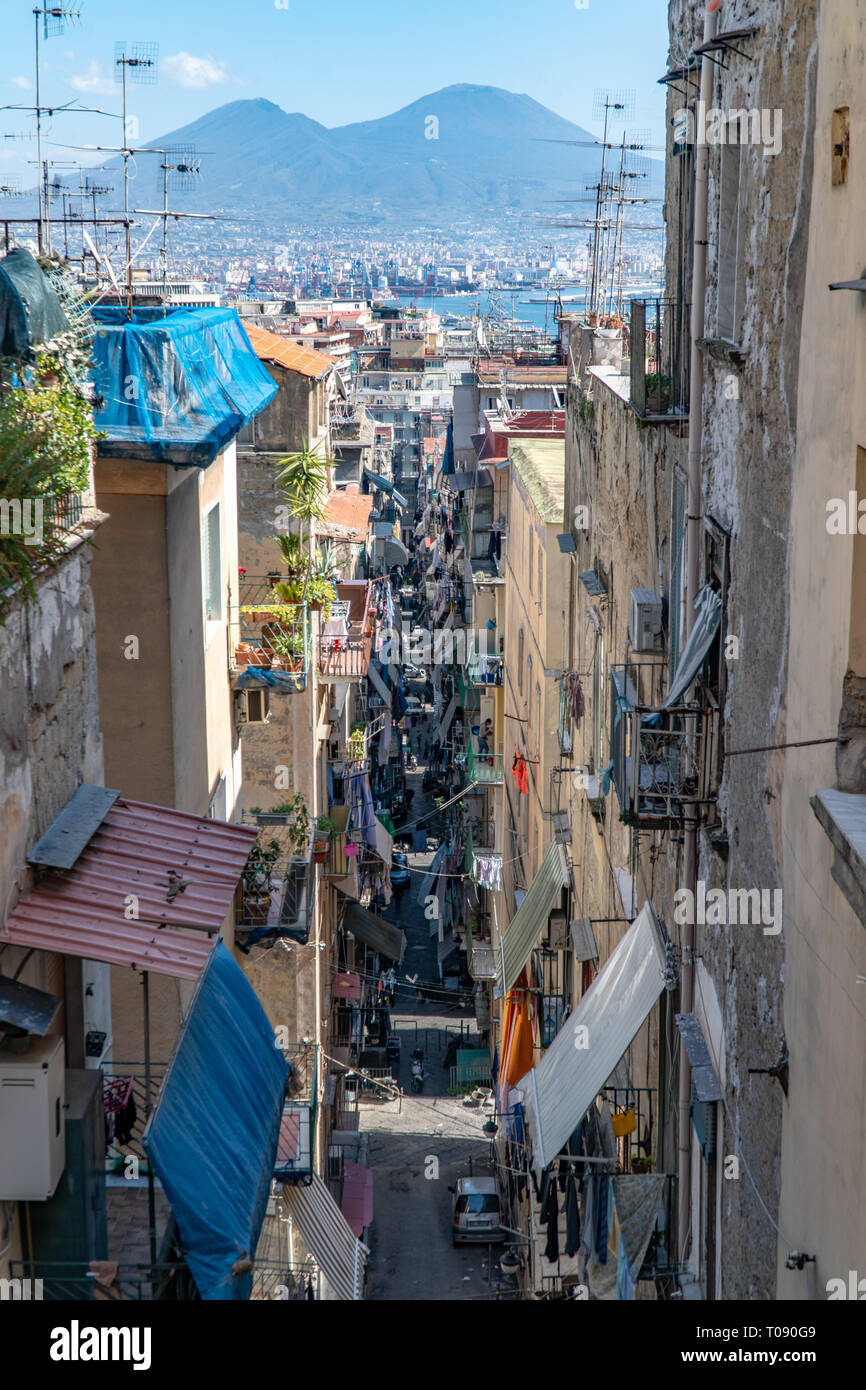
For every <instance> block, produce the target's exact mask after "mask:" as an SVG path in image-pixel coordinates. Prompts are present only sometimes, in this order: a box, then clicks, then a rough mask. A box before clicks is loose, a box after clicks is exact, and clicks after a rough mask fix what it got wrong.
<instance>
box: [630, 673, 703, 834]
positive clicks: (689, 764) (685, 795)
mask: <svg viewBox="0 0 866 1390" xmlns="http://www.w3.org/2000/svg"><path fill="white" fill-rule="evenodd" d="M639 669H640V668H639V667H637V666H630V667H626V666H611V764H612V767H611V776H612V780H613V784H614V787H615V789H616V794H617V798H618V800H619V805H620V819H621V820H623V821H626V822H627V823H628V824H630V825H636V826H639V827H645V828H656V829H663V828H668V827H672V826H677V825H680V824H682V820H683V815H684V810H685V807H686V806H688V805H694V804H702V803H703V804H706V803H709V802H712V801H713V800H715V791H716V788H715V779H714V766H715V762H716V751H717V745H718V734H719V727H718V721H719V711H718V709H717V708H716V707H714V706H713V705H711V704H710V702H709V701H704V702H701V703H697V702H696V703H695V704H693V705H686V704H680V705H676V706H674V707H672V708H669V709H661V708H660V707H659V706H658V705H657V704H652V703H642V702H641V701H640V700H639V699H638V694H637V688H636V687H637V673H638V671H639Z"/></svg>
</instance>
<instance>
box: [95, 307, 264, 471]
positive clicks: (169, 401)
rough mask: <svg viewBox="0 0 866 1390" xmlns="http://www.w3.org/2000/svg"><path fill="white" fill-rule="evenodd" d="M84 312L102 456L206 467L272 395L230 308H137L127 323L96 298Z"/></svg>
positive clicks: (259, 364)
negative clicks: (91, 323) (88, 316)
mask: <svg viewBox="0 0 866 1390" xmlns="http://www.w3.org/2000/svg"><path fill="white" fill-rule="evenodd" d="M93 317H94V319H96V321H97V323H98V327H97V331H96V336H95V338H94V340H93V384H94V389H95V391H96V395H97V410H96V413H95V422H96V428H97V429H98V430H101V431H103V432H104V436H105V437H104V438H102V439H100V441H99V445H98V448H99V453H100V455H102V456H103V457H106V458H142V457H144V458H155V459H157V460H159V461H160V462H166V463H174V464H179V465H181V466H184V465H186V466H198V467H207V465H208V464H209V463H212V462H213V460H214V459H215V458H216V456H217V454H218V453H219V451H220V449H222V448H223V447H224V446H225V445H226V444H227V443H228V442H229V440H230V439H232V438H234V436H235V435H236V434H237V433H238V431H239V430H240V429H241V428H242V426H243V425H245V424H246V423H247V421H248V420H251V419H252V418H253V416H254V415H258V414H259V412H260V411H262V410H263V409H264V408H265V406H266V405H267V404H268V402H269V401H271V400H273V398H274V396H275V395H276V392H277V386H276V382H275V381H274V380H273V378H272V377H270V376H269V375H268V372H267V371H266V369H265V367H264V365H263V364H262V363H261V362H260V361H259V359H258V357H257V356H256V354H255V352H254V350H253V348H252V345H251V343H250V340H249V338H248V337H247V335H246V332H245V330H244V326H243V324H242V323H241V321H240V319H239V317H238V315H237V313H236V311H235V310H234V309H176V310H174V311H172V312H169V313H166V314H164V315H162V316H158V315H154V313H153V311H146V310H145V311H140V310H136V311H134V314H133V319H132V322H128V321H127V319H126V314H125V311H124V310H122V309H116V308H105V307H100V308H97V309H95V310H94V311H93Z"/></svg>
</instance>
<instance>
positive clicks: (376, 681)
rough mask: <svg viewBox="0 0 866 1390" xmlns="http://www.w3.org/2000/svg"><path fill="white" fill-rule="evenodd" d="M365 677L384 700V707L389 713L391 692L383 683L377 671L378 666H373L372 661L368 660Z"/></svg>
mask: <svg viewBox="0 0 866 1390" xmlns="http://www.w3.org/2000/svg"><path fill="white" fill-rule="evenodd" d="M367 679H368V680H369V681H370V682H371V684H372V685H373V686H374V687H375V689H376V693H377V695H380V696H381V697H382V699H383V700H384V701H385V707H386V709H387V711H388V713H389V714H390V713H391V692H390V690H389V689H388V687H387V685H386V684H385V682H384V680H383V679H382V675H381V672H380V671H379V668H378V667H377V666H374V665H373V662H372V661H371V662H370V665H369V666H368V667H367Z"/></svg>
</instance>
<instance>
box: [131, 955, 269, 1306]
mask: <svg viewBox="0 0 866 1390" xmlns="http://www.w3.org/2000/svg"><path fill="white" fill-rule="evenodd" d="M288 1076H289V1068H288V1066H287V1064H286V1062H285V1059H284V1058H283V1054H282V1053H281V1052H280V1050H279V1048H277V1047H275V1046H274V1030H273V1028H272V1027H271V1025H270V1023H269V1022H268V1018H267V1015H266V1013H265V1011H264V1009H263V1008H262V1006H261V1004H260V1003H259V1001H258V998H257V996H256V992H255V990H254V989H253V987H252V985H251V984H250V982H249V981H248V980H247V978H246V976H245V975H244V973H243V971H242V970H241V968H240V966H239V965H237V964H236V962H235V961H234V960H233V958H232V956H231V954H230V952H229V951H228V949H227V948H226V946H225V945H224V944H223V943H222V942H221V941H217V943H216V945H215V946H214V950H213V954H212V956H211V958H210V961H209V962H208V965H207V967H206V968H205V970H204V972H203V973H202V976H201V979H200V981H199V983H198V987H197V989H196V992H195V995H194V996H193V1001H192V1004H191V1005H190V1008H189V1012H188V1014H187V1016H186V1019H185V1021H184V1025H183V1028H182V1030H181V1034H180V1037H179V1039H178V1042H177V1046H176V1047H175V1051H174V1056H173V1057H172V1059H171V1062H170V1064H169V1067H168V1071H167V1072H166V1074H165V1079H164V1081H163V1084H162V1089H161V1091H160V1093H159V1097H158V1099H157V1102H156V1105H155V1106H154V1109H153V1111H152V1113H151V1116H150V1119H149V1120H148V1123H147V1127H146V1129H145V1131H144V1136H143V1141H142V1142H143V1144H144V1148H145V1151H146V1153H147V1155H148V1157H149V1159H150V1160H151V1162H152V1163H153V1166H154V1169H155V1170H156V1172H157V1174H158V1176H159V1179H160V1181H161V1182H162V1185H163V1187H164V1188H165V1191H166V1194H167V1196H168V1200H169V1202H170V1203H171V1209H172V1212H173V1213H174V1216H175V1219H176V1221H177V1224H178V1228H179V1230H180V1236H181V1240H182V1242H183V1247H184V1250H185V1251H186V1259H187V1263H188V1265H189V1267H190V1270H191V1271H192V1275H193V1278H194V1279H195V1283H196V1288H197V1289H198V1291H199V1294H200V1295H201V1297H202V1298H203V1299H247V1298H249V1297H250V1294H251V1292H252V1271H251V1270H250V1269H246V1270H245V1271H240V1272H238V1273H235V1272H234V1269H233V1267H234V1265H235V1264H236V1262H239V1261H246V1260H247V1259H251V1258H252V1257H253V1254H254V1252H255V1249H256V1244H257V1242H258V1238H259V1233H260V1231H261V1228H262V1222H263V1221H264V1217H265V1211H266V1209H267V1204H268V1195H269V1193H270V1186H271V1174H272V1172H273V1167H274V1159H275V1157H276V1153H277V1139H278V1135H279V1130H280V1120H281V1116H282V1109H283V1097H284V1095H285V1092H286V1083H287V1081H288Z"/></svg>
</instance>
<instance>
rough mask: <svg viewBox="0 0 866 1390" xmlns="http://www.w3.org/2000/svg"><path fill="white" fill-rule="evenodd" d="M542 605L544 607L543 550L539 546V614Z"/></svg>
mask: <svg viewBox="0 0 866 1390" xmlns="http://www.w3.org/2000/svg"><path fill="white" fill-rule="evenodd" d="M543 605H544V551H543V549H542V548H541V546H539V547H538V611H539V613H540V612H541V609H542V607H543Z"/></svg>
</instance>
